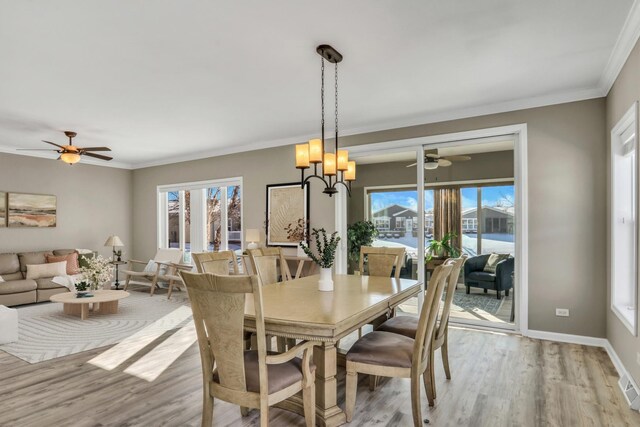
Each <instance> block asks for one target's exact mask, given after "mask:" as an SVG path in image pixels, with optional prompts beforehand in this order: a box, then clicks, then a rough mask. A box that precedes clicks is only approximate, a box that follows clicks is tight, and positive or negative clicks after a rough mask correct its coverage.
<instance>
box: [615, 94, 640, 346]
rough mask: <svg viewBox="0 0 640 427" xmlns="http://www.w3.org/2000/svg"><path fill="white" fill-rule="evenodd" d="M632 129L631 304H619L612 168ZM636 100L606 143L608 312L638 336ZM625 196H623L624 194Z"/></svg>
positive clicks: (628, 286)
mask: <svg viewBox="0 0 640 427" xmlns="http://www.w3.org/2000/svg"><path fill="white" fill-rule="evenodd" d="M629 129H632V130H633V132H634V134H635V135H634V136H635V141H634V144H635V146H634V147H633V149H634V151H635V153H634V159H633V160H634V161H633V169H634V170H633V175H634V176H633V188H632V190H633V193H634V195H635V200H634V203H633V209H634V212H633V216H634V224H633V228H634V230H633V240H634V241H633V247H634V253H633V256H631V257H630V259H631V260H633V261H632V262H633V270H634V273H633V277H634V279H633V281H632V282H631V283H628V284H627V287H626V288H625V291H626V292H630V295H631V304H632V305H631V306H628V305H627V306H625V307H620V306H619V305H618V304H617V303H616V300H617V298H616V294H617V293H619V292H621V291H620V288H621V286H617V285H616V276H615V268H614V266H615V265H616V242H615V234H616V233H615V224H616V221H615V220H614V218H615V216H616V205H615V200H616V195H615V189H616V179H615V173H614V170H615V167H616V155H615V154H616V150H617V145H619V144H624V141H623V135H624V134H625V133H627V132H628V131H629ZM638 145H639V144H638V102H637V101H636V102H634V103H633V104H632V105H631V107H630V108H629V109H628V110H627V112H626V113H625V114H624V116H622V118H621V119H620V120H619V121H618V123H617V124H616V125H615V126H614V127H613V129H612V130H611V140H610V144H609V236H608V239H609V248H610V250H609V256H610V258H609V286H610V291H611V297H610V307H611V311H613V313H614V314H615V315H616V316H617V317H618V319H619V320H620V322H622V324H623V325H624V326H625V327H626V328H627V329H628V330H629V332H630V333H631V334H632V335H633V336H638V240H639V239H638V229H639V227H638V210H639V209H638V195H637V191H638V169H639V168H638ZM623 197H624V196H623ZM630 308H631V310H630ZM623 309H626V311H627V312H628V311H632V313H631V315H630V316H626V315H625V314H624V312H623Z"/></svg>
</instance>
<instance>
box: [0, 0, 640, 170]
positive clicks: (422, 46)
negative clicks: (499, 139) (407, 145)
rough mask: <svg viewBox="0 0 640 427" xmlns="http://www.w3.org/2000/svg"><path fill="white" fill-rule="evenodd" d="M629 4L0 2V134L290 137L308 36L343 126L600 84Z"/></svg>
mask: <svg viewBox="0 0 640 427" xmlns="http://www.w3.org/2000/svg"><path fill="white" fill-rule="evenodd" d="M632 4H633V0H616V1H611V0H563V1H557V0H538V1H530V0H483V1H477V0H464V1H462V0H461V1H455V2H452V1H448V2H447V1H441V0H429V1H426V0H412V1H409V0H405V1H402V2H398V1H393V0H386V1H369V0H351V1H348V2H347V1H339V0H331V1H322V2H319V1H300V0H272V1H268V2H267V1H259V0H251V1H247V0H245V1H231V0H227V1H204V0H200V1H194V0H189V1H180V2H177V1H176V2H174V1H156V0H139V1H135V2H133V1H128V0H119V1H113V0H112V1H103V0H102V1H101V0H75V1H69V0H57V1H55V2H54V1H47V0H34V1H3V2H0V58H1V65H0V146H1V147H2V151H7V150H9V151H13V150H14V149H15V148H18V147H22V148H40V147H41V146H42V145H44V144H42V143H41V142H39V141H40V140H41V139H48V140H53V141H54V142H62V141H64V135H62V133H59V132H58V131H61V130H65V129H70V130H75V131H77V132H78V137H77V139H76V143H77V144H78V145H80V146H82V145H85V146H87V145H91V146H95V145H108V146H110V147H111V148H112V149H113V154H114V157H115V161H116V162H118V163H119V164H120V165H121V166H128V165H129V166H131V165H132V166H138V167H139V166H142V165H149V164H156V163H162V162H168V161H172V160H177V159H187V158H194V157H197V156H205V155H211V154H215V153H226V152H232V151H242V150H246V149H251V148H259V147H267V146H274V145H279V144H283V143H293V142H298V141H301V140H304V139H306V138H308V137H310V136H313V135H317V132H318V130H319V105H318V104H319V65H320V57H319V56H318V55H317V54H316V53H315V47H316V45H318V44H321V43H329V44H332V45H333V46H334V47H336V48H337V49H338V50H339V51H340V52H341V53H342V54H343V55H344V58H345V59H344V61H343V62H342V63H341V64H340V83H341V85H340V95H341V97H340V101H341V104H340V111H341V114H340V120H341V124H342V127H343V129H344V130H345V133H357V132H361V131H366V130H375V129H384V128H389V127H395V126H402V125H408V124H412V123H425V122H429V121H436V120H438V119H442V118H454V117H460V116H464V115H469V114H472V113H474V112H476V113H477V112H486V111H489V110H500V109H503V110H504V109H505V108H508V107H511V108H523V107H526V106H533V105H542V104H545V103H547V104H549V103H553V102H563V101H570V100H575V99H585V98H590V97H596V96H602V95H603V94H604V93H606V90H608V87H607V85H608V86H610V84H611V81H612V79H611V78H610V77H608V78H606V79H603V76H605V77H606V76H610V75H611V74H612V73H613V74H614V75H613V77H615V74H617V71H616V70H615V68H616V67H617V68H618V69H619V67H620V66H621V65H622V62H624V59H626V54H628V52H626V54H624V52H623V53H622V54H616V49H614V47H616V46H619V45H620V44H621V43H620V42H618V44H617V45H616V40H618V38H619V36H620V34H621V31H622V29H623V26H624V23H625V19H626V18H627V16H628V15H629V12H630V10H632V9H631V7H632ZM633 9H636V7H634V8H633ZM627 25H629V23H627ZM634 34H635V32H634ZM636 38H637V36H636ZM633 42H635V39H634V40H633ZM628 44H629V41H628V40H626V45H628ZM631 46H633V44H631ZM623 48H624V46H623ZM629 49H630V48H628V49H627V50H629ZM618 50H620V48H618ZM616 55H617V57H619V58H618V59H617V61H613V62H615V63H613V62H612V61H611V58H614V59H615V57H616ZM620 57H621V58H622V59H620ZM612 69H613V70H614V71H611V70H612ZM329 70H330V71H332V69H331V68H330V69H329ZM607 80H608V81H607ZM332 95H333V94H332V91H331V90H330V91H329V93H328V96H329V97H331V96H332ZM329 106H330V108H329V109H328V112H329V113H330V114H331V113H332V108H331V106H332V104H331V103H329ZM328 121H329V122H332V119H331V118H328Z"/></svg>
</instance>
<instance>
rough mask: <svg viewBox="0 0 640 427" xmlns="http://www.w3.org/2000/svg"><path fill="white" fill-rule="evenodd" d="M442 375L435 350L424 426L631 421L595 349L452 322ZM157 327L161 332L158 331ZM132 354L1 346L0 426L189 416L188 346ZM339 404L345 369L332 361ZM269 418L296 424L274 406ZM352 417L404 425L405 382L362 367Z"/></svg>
mask: <svg viewBox="0 0 640 427" xmlns="http://www.w3.org/2000/svg"><path fill="white" fill-rule="evenodd" d="M450 332H451V344H450V348H451V349H450V354H451V358H452V359H451V369H452V375H453V379H452V380H451V381H446V380H445V378H444V375H443V372H442V367H441V364H440V360H439V356H438V360H437V369H436V381H437V389H438V397H437V400H436V406H435V408H433V409H428V407H427V405H426V397H425V396H424V391H423V390H422V393H423V415H424V416H427V417H429V418H430V419H431V425H433V426H491V427H498V426H572V427H573V426H581V425H587V426H616V427H618V426H640V414H638V413H637V412H632V411H631V410H630V409H628V407H627V406H626V404H625V403H624V400H623V397H622V395H621V393H620V390H619V389H618V386H617V384H616V381H617V374H616V371H615V369H614V367H613V365H612V364H611V362H610V360H609V359H608V357H607V355H606V353H605V352H604V350H602V349H599V348H593V347H585V346H579V345H571V344H558V343H553V342H549V341H538V340H532V339H528V338H521V337H518V336H515V335H504V334H498V333H490V332H478V331H471V330H464V329H452V330H451V331H450ZM168 335H170V333H167V334H165V336H163V337H162V338H161V339H163V338H166V336H168ZM157 344H158V343H157V342H156V343H153V345H150V346H148V347H147V348H145V349H144V350H143V351H142V352H141V354H139V355H136V356H135V357H133V358H132V359H130V360H128V361H127V362H125V363H124V364H123V365H121V366H119V367H117V368H116V369H114V370H113V371H106V370H103V369H100V368H97V367H95V366H93V365H89V364H87V363H86V362H87V361H88V360H89V359H91V358H93V357H94V356H96V355H98V354H100V353H101V352H102V351H104V350H106V348H103V349H98V350H92V351H88V352H84V353H79V354H76V355H73V356H68V357H64V358H60V359H54V360H50V361H47V362H42V363H39V364H36V365H30V364H28V363H26V362H23V361H22V360H20V359H17V358H15V357H13V356H11V355H9V354H7V353H4V352H1V351H0V426H3V427H5V426H38V427H40V426H46V427H54V426H55V427H57V426H74V427H75V426H196V425H199V422H200V411H201V401H202V399H201V374H200V361H199V356H198V351H197V348H196V346H195V345H193V346H191V347H190V348H189V349H188V350H187V351H186V352H185V353H184V354H182V355H181V356H180V357H179V358H178V359H177V361H176V362H175V363H174V364H173V365H172V366H170V367H169V368H168V369H167V370H166V371H165V372H164V373H162V374H161V375H160V376H159V377H158V378H157V379H156V380H155V381H153V382H150V383H149V382H147V381H145V380H142V379H139V378H137V377H133V376H131V375H129V374H126V373H124V370H125V369H126V368H127V366H130V365H131V364H132V363H133V362H135V360H137V359H139V358H140V357H141V356H142V355H143V354H145V353H147V352H148V351H150V350H151V349H152V348H153V347H155V346H156V345H157ZM338 400H339V402H341V403H340V404H341V405H343V404H344V370H340V371H339V396H338ZM270 419H271V425H272V426H303V425H304V420H303V419H302V417H300V416H298V415H295V414H292V413H289V412H286V411H283V410H279V409H272V410H271V412H270ZM257 422H258V413H257V412H256V411H252V412H251V413H250V415H249V416H248V417H245V418H242V417H241V416H240V411H239V409H238V408H237V407H236V406H234V405H230V404H228V403H225V402H221V401H216V404H215V410H214V425H215V426H249V425H257ZM350 425H352V426H371V425H376V426H405V425H406V426H409V425H411V407H410V399H409V383H408V380H403V379H384V380H382V381H381V385H380V387H379V388H378V389H377V390H376V391H375V392H370V391H369V389H368V379H367V378H366V376H361V378H360V386H359V388H358V396H357V403H356V413H355V416H354V420H353V422H352V423H351V424H350Z"/></svg>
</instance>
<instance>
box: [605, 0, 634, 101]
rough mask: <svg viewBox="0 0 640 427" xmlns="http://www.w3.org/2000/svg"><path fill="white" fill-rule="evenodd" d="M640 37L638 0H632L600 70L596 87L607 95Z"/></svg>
mask: <svg viewBox="0 0 640 427" xmlns="http://www.w3.org/2000/svg"><path fill="white" fill-rule="evenodd" d="M639 37H640V0H634V2H633V4H632V5H631V9H630V10H629V14H628V15H627V19H626V20H625V21H624V25H623V26H622V30H620V34H619V35H618V39H617V40H616V44H615V45H614V46H613V50H612V51H611V55H610V56H609V61H608V62H607V65H606V66H605V68H604V71H603V72H602V76H601V77H600V81H599V83H598V87H599V88H600V90H601V92H602V96H607V94H608V93H609V91H610V90H611V87H612V86H613V84H614V83H615V81H616V79H617V78H618V74H620V71H621V70H622V67H623V66H624V64H625V63H626V62H627V58H629V55H630V54H631V51H632V50H633V48H634V47H635V45H636V43H637V41H638V38H639Z"/></svg>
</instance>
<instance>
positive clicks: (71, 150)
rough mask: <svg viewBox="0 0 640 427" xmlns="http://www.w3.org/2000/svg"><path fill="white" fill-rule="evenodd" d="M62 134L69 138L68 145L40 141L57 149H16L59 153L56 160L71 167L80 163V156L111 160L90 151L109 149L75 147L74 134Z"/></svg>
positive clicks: (67, 132)
mask: <svg viewBox="0 0 640 427" xmlns="http://www.w3.org/2000/svg"><path fill="white" fill-rule="evenodd" d="M64 134H65V135H66V136H67V137H68V138H69V144H68V145H59V144H56V143H55V142H51V141H44V140H43V141H42V142H46V143H47V144H51V145H54V146H56V147H58V148H54V149H51V148H18V150H20V151H55V152H56V153H60V157H58V159H57V160H62V161H63V162H65V163H68V164H70V165H73V164H75V163H78V162H79V161H80V157H81V156H88V157H94V158H96V159H100V160H106V161H109V160H112V157H109V156H103V155H102V154H95V153H92V151H111V149H110V148H109V147H84V148H82V147H76V146H75V145H73V138H74V137H75V136H76V135H77V133H75V132H71V131H65V132H64Z"/></svg>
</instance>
